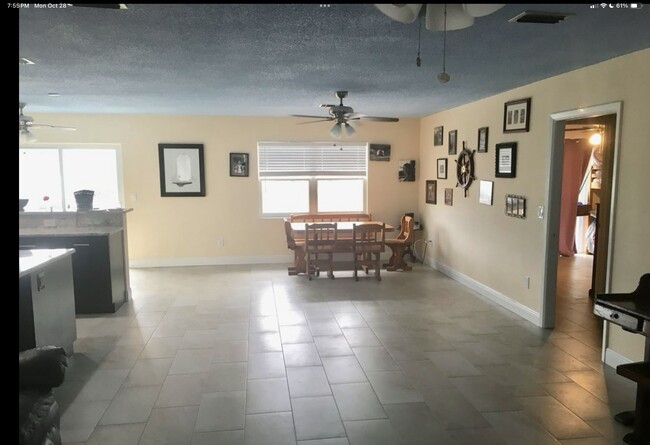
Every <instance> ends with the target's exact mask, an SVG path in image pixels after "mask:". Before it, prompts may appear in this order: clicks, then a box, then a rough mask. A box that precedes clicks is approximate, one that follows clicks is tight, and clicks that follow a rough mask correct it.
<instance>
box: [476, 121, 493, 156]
mask: <svg viewBox="0 0 650 445" xmlns="http://www.w3.org/2000/svg"><path fill="white" fill-rule="evenodd" d="M489 131H490V128H489V127H481V128H479V129H478V140H477V143H476V146H477V147H478V148H477V149H476V151H477V152H479V153H487V151H488V133H489Z"/></svg>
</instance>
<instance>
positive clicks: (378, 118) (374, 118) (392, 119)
mask: <svg viewBox="0 0 650 445" xmlns="http://www.w3.org/2000/svg"><path fill="white" fill-rule="evenodd" d="M354 119H363V120H367V121H375V122H399V119H398V118H396V117H381V116H359V117H356V118H354Z"/></svg>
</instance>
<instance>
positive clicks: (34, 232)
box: [18, 226, 124, 236]
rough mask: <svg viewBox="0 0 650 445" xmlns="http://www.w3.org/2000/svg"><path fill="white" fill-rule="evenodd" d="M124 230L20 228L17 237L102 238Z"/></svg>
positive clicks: (122, 228)
mask: <svg viewBox="0 0 650 445" xmlns="http://www.w3.org/2000/svg"><path fill="white" fill-rule="evenodd" d="M120 230H124V227H114V226H94V227H38V228H32V229H28V228H20V229H18V236H65V235H88V236H102V235H110V234H112V233H115V232H119V231H120Z"/></svg>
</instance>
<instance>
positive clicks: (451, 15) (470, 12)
mask: <svg viewBox="0 0 650 445" xmlns="http://www.w3.org/2000/svg"><path fill="white" fill-rule="evenodd" d="M445 6H446V7H447V12H446V16H447V24H446V30H447V31H453V30H456V29H463V28H468V27H470V26H472V25H473V24H474V19H475V18H477V17H483V16H486V15H490V14H492V13H494V12H497V11H498V10H499V9H501V8H503V7H504V6H505V4H503V5H492V4H448V5H445V4H426V5H425V4H422V3H410V4H381V3H378V4H375V7H377V9H379V10H380V11H381V12H383V13H384V14H385V15H387V16H388V17H390V18H391V19H393V20H396V21H398V22H401V23H413V22H414V21H415V20H416V19H417V18H418V17H419V16H420V15H421V14H422V15H424V16H425V23H426V28H427V29H428V30H429V31H443V30H444V29H445V23H444V21H445Z"/></svg>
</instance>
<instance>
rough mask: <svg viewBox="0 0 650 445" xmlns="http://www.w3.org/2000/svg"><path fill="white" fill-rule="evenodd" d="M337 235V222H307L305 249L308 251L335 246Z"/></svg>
mask: <svg viewBox="0 0 650 445" xmlns="http://www.w3.org/2000/svg"><path fill="white" fill-rule="evenodd" d="M337 237H338V227H337V224H336V223H314V224H305V249H306V250H307V251H308V252H316V251H318V250H325V249H328V248H333V247H334V245H335V244H336V239H337Z"/></svg>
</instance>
